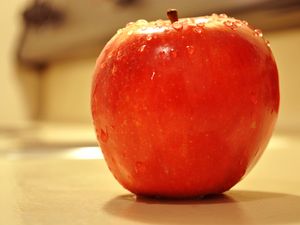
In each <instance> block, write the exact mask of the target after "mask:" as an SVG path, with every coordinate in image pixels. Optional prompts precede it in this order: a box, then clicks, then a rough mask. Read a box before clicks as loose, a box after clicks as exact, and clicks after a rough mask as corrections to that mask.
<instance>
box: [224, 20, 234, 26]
mask: <svg viewBox="0 0 300 225" xmlns="http://www.w3.org/2000/svg"><path fill="white" fill-rule="evenodd" d="M223 24H224V25H225V26H227V27H230V28H231V26H232V21H230V20H226V21H225V22H224V23H223Z"/></svg>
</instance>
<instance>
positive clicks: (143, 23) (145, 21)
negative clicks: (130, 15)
mask: <svg viewBox="0 0 300 225" xmlns="http://www.w3.org/2000/svg"><path fill="white" fill-rule="evenodd" d="M136 24H137V25H139V26H145V25H147V24H148V21H147V20H137V21H136Z"/></svg>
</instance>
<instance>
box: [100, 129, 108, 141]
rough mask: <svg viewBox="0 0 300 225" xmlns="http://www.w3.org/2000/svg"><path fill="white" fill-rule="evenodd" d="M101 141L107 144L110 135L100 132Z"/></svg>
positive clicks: (104, 131)
mask: <svg viewBox="0 0 300 225" xmlns="http://www.w3.org/2000/svg"><path fill="white" fill-rule="evenodd" d="M100 140H101V141H103V142H104V143H106V142H107V141H108V133H107V131H106V130H103V129H101V130H100Z"/></svg>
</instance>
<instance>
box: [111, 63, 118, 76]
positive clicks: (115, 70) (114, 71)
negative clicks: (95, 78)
mask: <svg viewBox="0 0 300 225" xmlns="http://www.w3.org/2000/svg"><path fill="white" fill-rule="evenodd" d="M111 73H112V75H114V74H116V73H117V67H116V65H113V68H112V70H111Z"/></svg>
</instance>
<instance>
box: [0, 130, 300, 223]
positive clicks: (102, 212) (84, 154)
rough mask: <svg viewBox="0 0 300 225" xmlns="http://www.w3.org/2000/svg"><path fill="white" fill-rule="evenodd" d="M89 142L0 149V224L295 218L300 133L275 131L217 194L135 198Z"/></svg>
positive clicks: (299, 208)
mask: <svg viewBox="0 0 300 225" xmlns="http://www.w3.org/2000/svg"><path fill="white" fill-rule="evenodd" d="M101 158H102V157H101V154H100V153H99V151H98V149H97V148H95V147H89V148H72V149H63V150H62V149H59V150H53V149H52V150H44V151H40V150H36V149H35V150H34V149H33V150H27V151H26V152H24V151H22V150H20V149H16V150H10V151H7V152H6V153H1V154H0V177H1V178H0V210H1V213H0V224H1V225H2V224H3V225H18V224H28V225H36V224H43V225H47V224H55V225H58V224H63V225H68V224H72V225H74V224H75V225H76V224H89V225H93V224H97V225H100V224H104V225H110V224H125V225H126V224H132V225H133V224H175V225H176V224H208V225H209V224H251V225H252V224H278V225H279V224H300V176H299V172H300V135H299V134H298V135H291V134H286V135H285V134H280V135H279V134H276V135H274V136H273V138H272V140H271V142H270V144H269V146H268V149H267V150H266V152H265V153H264V155H263V157H262V158H261V160H260V161H259V163H258V164H257V165H256V167H255V168H254V169H253V171H252V172H251V173H250V174H249V175H248V176H247V177H246V178H245V179H244V180H242V181H241V182H240V183H239V184H237V185H236V186H235V187H234V188H233V189H232V190H230V191H228V192H226V193H225V194H223V195H220V196H215V197H210V198H204V199H195V200H182V201H170V200H169V201H160V200H154V199H152V200H151V199H146V198H140V197H135V196H134V195H133V194H131V193H129V192H128V191H126V190H125V189H123V188H122V187H121V186H120V185H119V184H118V183H117V181H116V180H115V179H114V178H113V176H112V175H111V174H110V172H109V171H108V169H107V167H106V165H105V162H104V160H103V159H101Z"/></svg>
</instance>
